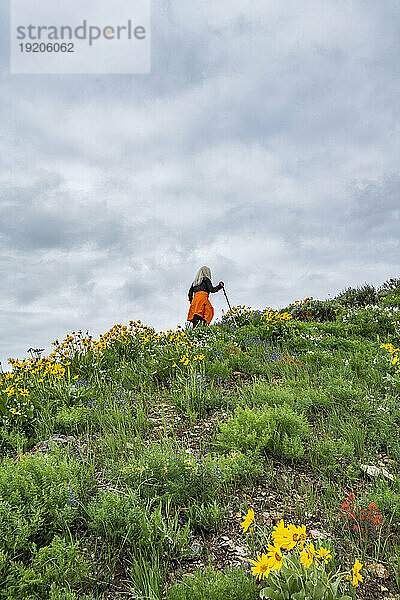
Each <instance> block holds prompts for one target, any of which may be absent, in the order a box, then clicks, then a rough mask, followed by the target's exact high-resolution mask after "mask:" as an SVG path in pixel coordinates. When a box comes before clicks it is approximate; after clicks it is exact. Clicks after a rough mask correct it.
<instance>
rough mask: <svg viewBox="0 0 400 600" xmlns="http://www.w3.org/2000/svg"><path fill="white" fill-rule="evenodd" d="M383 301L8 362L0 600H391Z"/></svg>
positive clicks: (396, 331) (120, 339)
mask: <svg viewBox="0 0 400 600" xmlns="http://www.w3.org/2000/svg"><path fill="white" fill-rule="evenodd" d="M399 310H400V280H390V281H388V282H386V283H385V284H384V285H383V286H381V288H380V289H379V290H375V289H374V288H373V287H372V286H368V285H366V286H364V287H362V288H357V289H348V290H346V291H344V292H342V293H341V294H339V295H338V296H337V297H336V298H335V299H333V300H329V301H328V300H325V301H318V300H313V299H312V298H308V299H306V300H305V301H303V302H295V303H294V304H292V305H290V306H288V307H285V308H283V309H281V310H280V311H273V310H271V309H265V310H262V311H253V310H251V309H250V308H247V307H244V306H239V307H235V308H234V309H233V314H228V315H226V316H225V317H224V319H223V320H222V322H220V323H216V324H215V325H213V326H211V327H208V328H199V329H197V330H194V331H191V330H180V329H178V330H177V331H169V332H166V333H156V332H155V331H154V330H152V329H151V328H149V327H146V326H143V325H142V324H141V323H140V322H131V323H130V324H129V325H126V326H122V325H116V326H115V327H113V328H112V329H111V330H110V331H109V332H108V333H106V334H105V335H103V336H101V337H100V339H99V340H93V339H92V338H91V337H90V336H89V335H88V334H83V333H82V332H81V331H79V332H77V333H75V332H73V333H72V334H71V335H68V336H67V337H66V338H65V340H63V341H62V342H59V341H56V342H54V352H53V353H52V355H51V356H50V357H48V358H39V357H35V353H34V352H32V354H33V357H32V358H30V359H27V360H22V361H17V360H15V361H12V372H11V373H6V374H2V375H0V417H1V426H0V450H1V456H2V458H1V463H0V534H1V535H0V598H4V599H7V600H27V599H51V600H75V599H79V600H93V599H95V598H98V599H108V598H121V599H122V598H125V599H129V598H132V599H134V598H137V599H149V600H158V599H161V598H167V599H168V600H184V599H188V600H206V599H207V600H225V599H226V600H256V599H257V598H259V597H260V595H261V597H264V598H270V599H272V600H281V599H282V600H283V599H288V600H290V599H293V600H302V599H310V600H311V599H313V600H321V599H323V600H335V599H336V598H345V597H350V598H354V597H357V598H369V599H376V598H382V599H383V598H394V597H395V596H396V594H398V593H399V587H400V558H399V555H400V469H399V464H400V435H399V434H400V404H399V397H400V360H399V359H400V349H399V346H400V313H399ZM50 438H53V440H52V441H48V440H49V439H50ZM253 517H254V518H253ZM274 543H275V545H274V546H273V544H274ZM356 559H357V560H358V561H360V563H361V564H362V565H363V566H362V568H361V571H358V570H357V564H358V563H356V568H355V569H354V571H353V565H354V564H355V560H356ZM252 560H253V561H254V562H251V561H252ZM282 565H283V566H282ZM252 568H253V572H252ZM358 572H360V574H361V576H362V578H363V581H362V582H361V581H359V579H360V577H358V576H357V573H358ZM257 575H258V577H256V576H257ZM262 575H265V577H262ZM266 575H268V577H266ZM347 576H349V577H350V579H347ZM353 583H354V584H359V585H353Z"/></svg>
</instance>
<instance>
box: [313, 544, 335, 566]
mask: <svg viewBox="0 0 400 600" xmlns="http://www.w3.org/2000/svg"><path fill="white" fill-rule="evenodd" d="M315 555H316V556H317V558H319V559H320V560H323V561H324V562H325V564H327V562H328V560H329V559H331V558H332V554H331V553H330V551H329V550H327V549H326V548H322V547H321V548H318V550H317V552H316V553H315Z"/></svg>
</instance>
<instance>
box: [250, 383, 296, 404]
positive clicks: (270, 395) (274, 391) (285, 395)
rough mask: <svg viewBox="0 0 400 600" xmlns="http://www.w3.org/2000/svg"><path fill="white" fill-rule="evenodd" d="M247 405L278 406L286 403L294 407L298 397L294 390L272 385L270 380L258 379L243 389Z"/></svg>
mask: <svg viewBox="0 0 400 600" xmlns="http://www.w3.org/2000/svg"><path fill="white" fill-rule="evenodd" d="M243 401H244V403H245V404H246V405H247V406H265V405H267V406H277V405H280V404H285V405H286V406H290V407H291V408H293V405H294V404H295V401H296V398H295V395H294V393H293V391H292V390H290V389H280V388H278V387H276V386H275V387H274V386H271V384H270V383H269V382H268V381H256V382H255V383H253V385H252V386H250V387H248V388H246V389H245V390H244V391H243Z"/></svg>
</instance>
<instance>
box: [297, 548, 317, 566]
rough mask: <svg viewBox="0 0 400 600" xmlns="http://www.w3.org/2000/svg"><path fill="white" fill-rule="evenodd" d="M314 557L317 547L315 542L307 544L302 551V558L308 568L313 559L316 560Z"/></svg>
mask: <svg viewBox="0 0 400 600" xmlns="http://www.w3.org/2000/svg"><path fill="white" fill-rule="evenodd" d="M314 557H315V548H314V544H313V543H310V544H307V546H306V549H305V550H302V551H301V552H300V560H301V562H302V563H303V565H304V566H305V568H306V569H308V568H309V567H310V565H311V563H312V561H313V560H314Z"/></svg>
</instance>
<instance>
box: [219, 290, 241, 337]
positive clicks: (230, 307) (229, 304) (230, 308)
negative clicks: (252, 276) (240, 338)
mask: <svg viewBox="0 0 400 600" xmlns="http://www.w3.org/2000/svg"><path fill="white" fill-rule="evenodd" d="M222 289H223V291H224V294H225V298H226V301H227V303H228V306H229V310H230V311H231V315H232V319H233V322H234V323H235V325H236V327H237V326H238V324H237V323H236V319H235V315H234V314H233V311H232V306H231V303H230V302H229V299H228V296H227V295H226V291H225V286H224V287H223V288H222Z"/></svg>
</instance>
